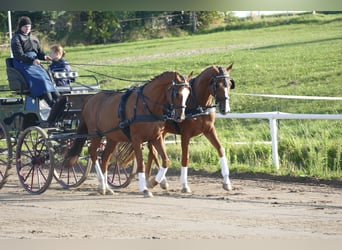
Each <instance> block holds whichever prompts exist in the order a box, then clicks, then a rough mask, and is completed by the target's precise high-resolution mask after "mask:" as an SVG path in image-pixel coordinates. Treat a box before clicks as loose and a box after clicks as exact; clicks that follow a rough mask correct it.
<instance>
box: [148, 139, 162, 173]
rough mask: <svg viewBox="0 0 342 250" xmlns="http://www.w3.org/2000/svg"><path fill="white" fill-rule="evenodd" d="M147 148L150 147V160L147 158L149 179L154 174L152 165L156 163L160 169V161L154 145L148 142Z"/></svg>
mask: <svg viewBox="0 0 342 250" xmlns="http://www.w3.org/2000/svg"><path fill="white" fill-rule="evenodd" d="M147 147H148V158H147V164H146V178H147V179H148V178H149V177H150V176H151V173H152V163H153V162H154V163H155V164H156V165H157V168H158V169H159V167H160V164H159V160H158V152H157V151H156V149H155V147H154V146H153V145H152V143H151V142H148V144H147Z"/></svg>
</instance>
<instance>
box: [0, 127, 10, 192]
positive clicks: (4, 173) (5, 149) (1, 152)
mask: <svg viewBox="0 0 342 250" xmlns="http://www.w3.org/2000/svg"><path fill="white" fill-rule="evenodd" d="M11 160H12V146H11V138H10V135H9V133H8V131H7V129H6V127H5V125H4V124H3V123H2V122H1V121H0V189H1V188H2V187H3V186H4V185H5V183H6V180H7V178H8V176H9V170H10V168H11Z"/></svg>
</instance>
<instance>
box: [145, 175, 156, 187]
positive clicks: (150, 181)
mask: <svg viewBox="0 0 342 250" xmlns="http://www.w3.org/2000/svg"><path fill="white" fill-rule="evenodd" d="M157 184H158V182H156V179H155V177H154V176H150V177H149V178H148V180H147V182H146V186H147V188H151V189H152V188H154V187H155V186H156V185H157Z"/></svg>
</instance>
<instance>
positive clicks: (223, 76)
mask: <svg viewBox="0 0 342 250" xmlns="http://www.w3.org/2000/svg"><path fill="white" fill-rule="evenodd" d="M214 68H215V71H216V74H215V75H214V76H213V77H212V78H211V80H210V92H211V95H212V96H214V97H215V100H216V104H217V105H218V107H219V112H220V113H221V114H227V113H229V112H230V105H229V92H230V90H231V89H234V88H235V82H234V80H233V79H232V78H231V77H230V75H229V74H230V71H231V70H232V68H233V64H231V65H230V66H228V67H227V68H224V67H215V66H214Z"/></svg>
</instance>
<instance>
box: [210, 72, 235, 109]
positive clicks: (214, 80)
mask: <svg viewBox="0 0 342 250" xmlns="http://www.w3.org/2000/svg"><path fill="white" fill-rule="evenodd" d="M218 68H219V72H220V75H216V76H213V77H212V78H211V80H210V86H211V87H212V91H213V93H212V95H213V96H214V98H215V100H216V103H220V102H225V101H226V100H227V99H229V96H228V95H227V96H225V97H223V98H218V97H217V89H218V85H219V83H220V81H221V79H223V86H224V87H225V88H228V81H227V80H229V82H230V83H231V86H230V89H234V88H235V82H234V80H233V78H231V77H230V76H229V75H227V74H225V73H224V71H223V69H222V67H218Z"/></svg>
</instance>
